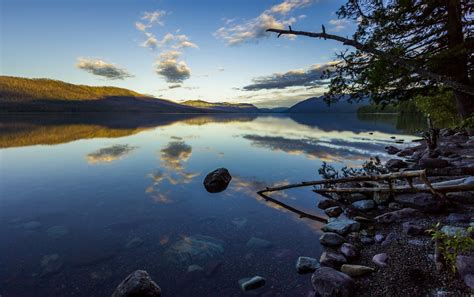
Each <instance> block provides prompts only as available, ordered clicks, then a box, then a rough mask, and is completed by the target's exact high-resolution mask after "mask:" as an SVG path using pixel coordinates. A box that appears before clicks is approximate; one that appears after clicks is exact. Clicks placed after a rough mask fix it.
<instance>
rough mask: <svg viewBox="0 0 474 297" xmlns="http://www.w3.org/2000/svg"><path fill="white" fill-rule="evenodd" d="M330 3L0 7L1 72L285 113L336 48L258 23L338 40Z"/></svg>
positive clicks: (21, 2)
mask: <svg viewBox="0 0 474 297" xmlns="http://www.w3.org/2000/svg"><path fill="white" fill-rule="evenodd" d="M343 2H344V1H339V0H319V1H318V0H279V1H277V0H272V1H270V0H268V1H267V0H239V1H237V0H233V1H223V0H221V1H215V0H207V1H198V0H195V1H190V0H187V1H185V0H94V1H93V0H84V1H79V0H67V1H65V0H1V11H0V13H1V18H0V19H1V20H0V25H1V36H0V37H1V44H2V45H1V61H0V62H1V64H0V69H1V74H2V75H12V76H22V77H31V78H39V77H46V78H51V79H59V80H63V81H67V82H71V83H76V84H87V85H112V86H118V87H124V88H129V89H132V90H136V91H138V92H141V93H145V94H150V95H153V96H157V97H161V98H167V99H171V100H175V101H180V100H185V99H202V100H206V101H213V102H217V101H229V102H249V103H253V104H256V105H257V106H267V107H269V106H288V105H291V104H293V103H295V102H297V101H299V100H302V99H305V98H308V97H311V96H314V95H320V94H321V93H322V92H323V91H324V88H322V87H320V86H318V79H316V75H317V76H318V77H319V74H320V72H321V71H322V70H323V69H326V68H327V67H330V65H331V64H330V62H331V61H333V60H334V53H335V51H337V50H339V51H340V50H342V49H343V46H342V45H341V44H338V43H336V42H334V41H324V40H316V39H309V38H303V37H298V38H295V39H288V38H279V39H277V38H276V37H275V36H271V35H269V34H264V33H263V29H264V28H266V27H267V26H272V27H279V26H281V27H286V26H287V25H288V24H291V25H292V27H293V28H294V29H298V30H308V31H319V30H320V28H321V24H324V25H325V26H326V28H327V30H328V31H331V32H333V33H337V34H340V35H343V36H348V35H350V34H351V32H353V30H354V24H353V23H351V22H349V21H345V20H337V17H336V15H335V11H336V10H337V9H338V8H339V6H340V5H341V4H343Z"/></svg>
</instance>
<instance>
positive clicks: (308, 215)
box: [257, 191, 328, 224]
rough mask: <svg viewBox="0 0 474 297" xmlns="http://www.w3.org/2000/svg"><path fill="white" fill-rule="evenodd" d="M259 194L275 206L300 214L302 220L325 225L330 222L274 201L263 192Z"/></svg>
mask: <svg viewBox="0 0 474 297" xmlns="http://www.w3.org/2000/svg"><path fill="white" fill-rule="evenodd" d="M257 194H258V195H260V196H261V197H262V198H263V199H265V201H270V202H272V203H275V204H277V205H279V206H281V207H283V208H284V209H286V210H289V211H291V212H294V213H296V214H298V215H299V216H300V218H308V219H311V220H315V221H318V222H322V223H325V224H326V223H327V222H328V220H326V219H325V218H323V217H319V216H316V215H312V214H310V213H307V212H304V211H301V210H299V209H296V208H294V207H292V206H289V205H287V204H285V203H283V202H281V201H278V200H276V199H273V198H272V197H270V196H267V195H265V194H264V193H263V192H262V191H260V192H257Z"/></svg>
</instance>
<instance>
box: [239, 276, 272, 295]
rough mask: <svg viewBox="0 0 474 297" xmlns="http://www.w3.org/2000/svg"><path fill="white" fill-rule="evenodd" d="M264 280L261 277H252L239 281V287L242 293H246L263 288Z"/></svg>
mask: <svg viewBox="0 0 474 297" xmlns="http://www.w3.org/2000/svg"><path fill="white" fill-rule="evenodd" d="M265 282H266V280H265V279H264V278H263V277H261V276H254V277H251V278H243V279H241V280H239V285H240V288H241V289H242V291H244V292H247V291H250V290H255V289H258V288H261V287H263V286H265Z"/></svg>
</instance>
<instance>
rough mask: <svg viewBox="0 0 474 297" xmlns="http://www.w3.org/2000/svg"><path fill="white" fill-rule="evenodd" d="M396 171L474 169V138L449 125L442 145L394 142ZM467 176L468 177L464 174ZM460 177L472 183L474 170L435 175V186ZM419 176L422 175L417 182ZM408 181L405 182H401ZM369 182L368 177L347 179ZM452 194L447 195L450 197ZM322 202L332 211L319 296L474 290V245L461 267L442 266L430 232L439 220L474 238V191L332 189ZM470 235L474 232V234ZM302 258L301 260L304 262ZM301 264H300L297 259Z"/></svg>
mask: <svg viewBox="0 0 474 297" xmlns="http://www.w3.org/2000/svg"><path fill="white" fill-rule="evenodd" d="M386 150H387V153H388V154H391V155H396V156H397V158H393V159H390V160H388V161H387V162H386V163H385V169H387V170H388V171H390V172H404V171H410V170H420V169H427V170H439V169H441V168H469V167H471V168H472V167H474V138H473V137H468V136H467V135H466V134H464V133H462V132H457V133H456V132H455V131H451V130H447V129H446V130H442V131H441V133H440V138H439V139H438V145H437V147H436V148H435V149H433V148H428V147H427V145H426V144H425V143H419V144H417V145H415V146H409V147H406V148H404V149H400V148H397V147H395V146H389V147H387V148H386ZM460 178H463V179H460ZM449 180H451V183H453V182H452V180H455V182H456V183H462V184H472V183H474V178H473V176H450V177H435V178H430V182H431V183H432V184H436V183H437V182H438V183H439V182H444V184H449V182H447V181H449ZM415 182H416V181H415ZM406 183H407V182H406V181H400V182H399V183H398V184H397V186H400V185H401V186H403V185H405V184H406ZM339 186H342V187H348V188H354V187H361V186H362V185H361V184H360V183H348V184H343V185H339ZM443 196H444V195H443ZM328 198H329V199H325V200H321V201H320V202H319V204H318V207H319V208H321V209H324V211H325V213H326V214H327V215H328V216H329V217H330V219H329V220H328V223H327V224H326V225H325V226H324V227H323V231H324V233H323V235H322V236H321V238H320V242H321V244H322V245H324V246H325V251H324V252H323V254H322V255H321V257H320V259H319V261H317V260H316V259H311V258H310V259H307V260H306V261H305V262H311V261H313V260H314V261H317V265H316V264H314V265H313V268H314V269H305V270H304V271H305V272H313V275H312V279H311V280H312V284H313V287H314V289H315V293H314V295H315V296H472V294H473V293H474V250H473V249H472V246H471V248H470V249H468V250H467V251H464V252H463V253H462V254H460V255H457V258H456V260H455V266H456V269H455V271H452V269H451V268H450V267H443V269H437V263H436V256H435V242H434V241H433V240H432V237H431V234H430V233H429V232H427V230H429V229H432V228H433V226H435V225H436V224H438V223H439V229H440V231H439V232H441V233H444V234H446V235H448V236H460V235H461V236H466V237H471V238H474V234H473V233H472V232H471V233H470V232H469V230H472V228H471V229H468V228H469V227H472V226H474V193H473V192H472V191H463V192H452V193H447V194H446V195H445V196H444V198H445V199H440V197H437V195H434V194H433V193H401V194H391V195H382V194H381V193H373V194H372V195H369V194H361V193H352V194H350V193H349V194H337V195H336V194H332V195H331V196H330V197H328ZM469 233H470V234H469ZM298 263H301V261H298ZM297 266H300V265H299V264H297Z"/></svg>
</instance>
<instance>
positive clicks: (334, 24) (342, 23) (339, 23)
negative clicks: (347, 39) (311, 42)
mask: <svg viewBox="0 0 474 297" xmlns="http://www.w3.org/2000/svg"><path fill="white" fill-rule="evenodd" d="M329 24H330V25H331V27H330V28H329V29H328V31H332V32H339V31H341V30H344V29H345V28H347V26H348V25H349V24H350V22H349V21H348V20H339V19H332V20H329Z"/></svg>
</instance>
